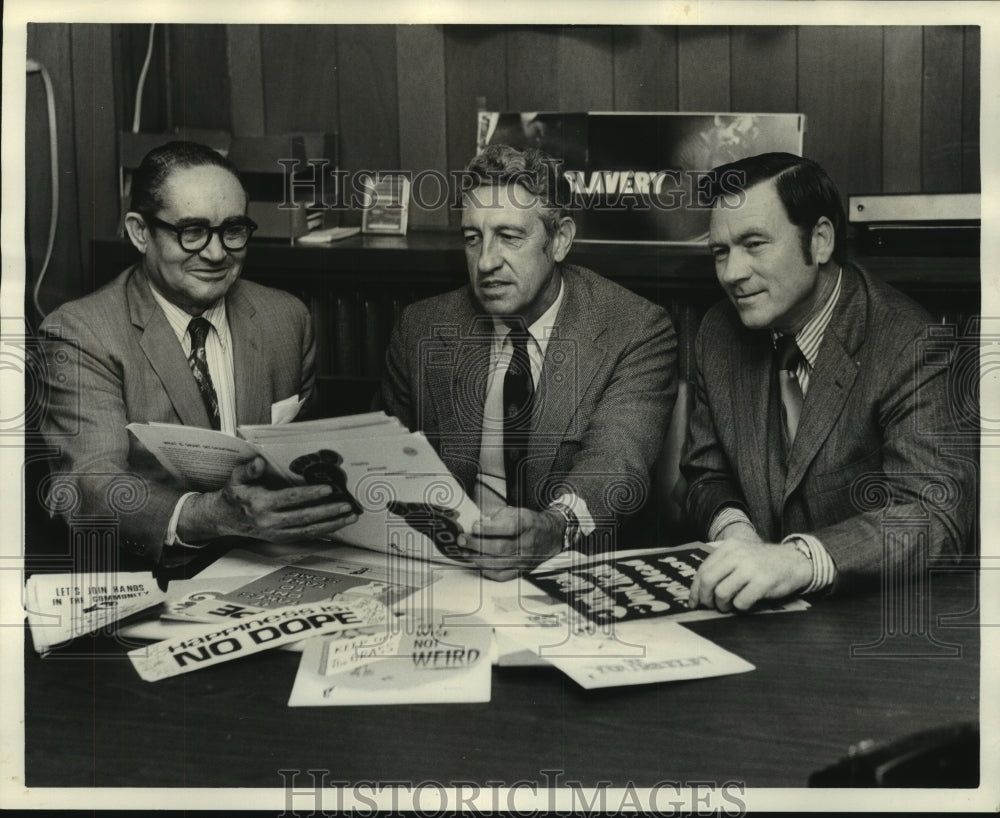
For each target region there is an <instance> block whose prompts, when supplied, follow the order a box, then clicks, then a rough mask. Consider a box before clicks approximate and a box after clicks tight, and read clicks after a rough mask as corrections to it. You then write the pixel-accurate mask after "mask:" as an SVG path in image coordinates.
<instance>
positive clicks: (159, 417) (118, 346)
mask: <svg viewBox="0 0 1000 818" xmlns="http://www.w3.org/2000/svg"><path fill="white" fill-rule="evenodd" d="M226 313H227V318H228V321H229V327H230V331H231V337H232V344H233V369H234V375H235V386H236V416H237V422H238V423H240V424H250V423H270V421H271V416H270V407H271V404H272V403H274V402H276V401H279V400H282V399H284V398H287V397H289V396H291V395H295V394H299V396H300V398H301V399H306V400H309V399H310V398H311V397H312V392H313V388H314V381H315V371H314V358H315V349H314V346H315V345H314V340H313V334H312V325H311V322H310V320H309V314H308V311H307V310H306V308H305V306H304V305H303V304H302V303H301V302H300V301H299V300H298V299H296V298H294V297H293V296H291V295H289V294H287V293H284V292H281V291H278V290H272V289H270V288H267V287H262V286H260V285H259V284H254V283H252V282H249V281H242V280H238V281H237V282H236V283H235V284H233V286H232V287H231V288H230V290H229V292H228V293H227V295H226ZM40 335H41V336H42V340H41V344H42V347H43V350H44V355H45V360H46V363H47V367H46V372H47V374H46V388H47V393H48V394H47V398H48V402H47V407H46V411H45V416H44V418H43V421H42V431H43V433H44V435H45V438H46V440H47V442H48V443H49V444H50V445H52V446H55V447H58V449H59V458H58V464H57V467H56V469H55V474H54V475H53V476H52V477H51V478H50V481H49V484H50V491H49V504H50V508H55V509H57V510H60V511H62V512H63V513H64V516H69V514H70V513H72V512H74V511H75V512H77V513H79V514H82V515H110V516H112V517H117V519H118V523H119V542H120V544H121V545H122V546H123V548H124V549H125V552H126V553H131V554H138V555H142V556H144V557H146V558H148V559H151V560H153V561H154V562H159V561H160V558H161V555H162V547H163V538H164V534H165V533H166V529H167V524H168V521H169V519H170V515H171V513H172V512H173V509H174V506H175V505H176V503H177V500H178V498H179V497H180V496H181V494H182V489H181V487H180V486H178V485H177V484H176V482H175V481H173V480H172V479H171V478H170V476H169V475H168V474H167V473H166V472H165V471H164V470H163V469H162V468H161V467H160V466H159V464H158V463H157V461H156V460H155V458H154V457H153V456H152V455H151V454H150V453H149V452H148V451H146V450H145V448H144V447H143V446H142V445H141V444H139V443H138V441H137V440H136V439H135V438H134V437H133V436H131V435H130V434H129V433H128V432H127V431H126V429H125V426H126V424H128V423H146V422H151V421H155V422H162V423H182V424H184V425H186V426H201V427H205V428H208V427H210V425H211V424H210V422H209V418H208V413H207V411H206V410H205V405H204V403H203V401H202V399H201V394H200V393H199V391H198V387H197V385H196V384H195V381H194V377H193V376H192V374H191V370H190V368H189V366H188V362H187V358H186V357H185V355H184V352H183V350H182V348H181V345H180V344H179V343H178V341H177V336H176V335H175V334H174V331H173V330H172V329H171V327H170V325H169V323H168V322H167V318H166V316H165V315H164V314H163V311H162V310H161V309H160V308H159V306H158V305H157V304H156V301H155V300H154V299H153V295H152V292H151V291H150V289H149V283H148V281H147V280H146V277H145V274H144V273H143V272H142V271H141V269H140V268H139V267H138V266H134V267H131V268H129V269H128V270H126V271H125V272H124V273H122V274H121V275H120V276H118V278H116V279H115V280H114V281H112V282H110V283H109V284H108V285H106V286H105V287H102V288H101V289H100V290H98V291H97V292H95V293H93V294H91V295H89V296H86V297H85V298H81V299H79V300H77V301H71V302H69V303H67V304H64V305H63V306H62V307H60V308H59V309H58V310H56V311H55V312H53V313H52V314H51V315H49V316H48V317H47V318H46V319H45V321H44V322H43V323H42V326H41V330H40ZM67 361H68V363H67Z"/></svg>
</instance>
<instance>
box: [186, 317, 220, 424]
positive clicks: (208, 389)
mask: <svg viewBox="0 0 1000 818" xmlns="http://www.w3.org/2000/svg"><path fill="white" fill-rule="evenodd" d="M211 326H212V325H211V324H210V323H209V322H208V319H206V318H192V319H191V323H190V324H188V332H189V333H190V334H191V354H190V355H189V356H188V365H189V366H190V367H191V374H192V375H194V380H195V383H197V384H198V391H199V392H201V399H202V400H203V401H204V402H205V409H206V410H207V411H208V419H209V420H210V421H211V422H212V428H213V429H216V430H218V429H219V428H221V424H220V422H219V398H218V397H217V396H216V394H215V386H213V385H212V376H211V375H209V374H208V359H207V358H206V357H205V339H206V338H207V337H208V330H209V328H210V327H211Z"/></svg>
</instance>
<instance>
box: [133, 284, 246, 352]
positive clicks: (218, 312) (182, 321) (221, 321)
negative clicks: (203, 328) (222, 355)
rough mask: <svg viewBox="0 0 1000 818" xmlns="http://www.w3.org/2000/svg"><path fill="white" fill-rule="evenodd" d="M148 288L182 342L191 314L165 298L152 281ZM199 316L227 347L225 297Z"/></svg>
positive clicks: (227, 326)
mask: <svg viewBox="0 0 1000 818" xmlns="http://www.w3.org/2000/svg"><path fill="white" fill-rule="evenodd" d="M149 290H150V292H151V293H152V294H153V298H154V299H155V300H156V303H157V304H159V306H160V309H161V310H163V314H164V315H165V316H166V317H167V323H168V324H170V328H171V329H172V330H173V331H174V334H175V335H176V336H177V340H178V341H180V342H181V343H182V344H183V343H184V339H185V337H186V336H187V331H188V324H190V323H191V318H192V317H193V316H191V315H190V314H188V313H186V312H184V310H182V309H181V308H180V307H178V306H177V305H176V304H174V303H173V302H172V301H169V300H167V298H166V297H165V296H164V295H163V294H162V293H161V292H160V291H159V290H157V289H156V287H154V286H153V284H152V282H149ZM201 317H202V318H204V319H205V320H207V321H208V322H209V323H210V324H211V325H212V327H213V328H214V329H215V332H216V334H217V335H218V336H219V341H220V342H221V343H222V346H223V348H224V349H227V348H228V347H229V321H228V320H227V319H226V299H225V298H220V299H219V300H218V301H216V302H215V303H214V304H213V305H212V306H211V307H209V308H208V309H207V310H205V312H203V313H202V314H201Z"/></svg>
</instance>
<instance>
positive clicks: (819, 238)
mask: <svg viewBox="0 0 1000 818" xmlns="http://www.w3.org/2000/svg"><path fill="white" fill-rule="evenodd" d="M836 241H837V237H836V231H835V230H834V229H833V222H831V221H830V220H829V219H828V218H827V217H826V216H820V217H819V221H818V222H816V226H815V227H814V228H813V232H812V251H813V258H814V259H815V260H816V263H817V264H821V265H822V264H826V263H827V262H828V261H829V260H830V259H831V258H832V257H833V248H834V245H835V244H836Z"/></svg>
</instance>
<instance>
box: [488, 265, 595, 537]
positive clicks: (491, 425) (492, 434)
mask: <svg viewBox="0 0 1000 818" xmlns="http://www.w3.org/2000/svg"><path fill="white" fill-rule="evenodd" d="M564 294H565V284H563V283H562V282H560V284H559V294H558V295H557V296H556V299H555V301H553V302H552V305H551V306H550V307H549V308H548V309H547V310H546V311H545V312H544V313H542V315H541V316H539V317H538V319H537V320H536V321H535V322H534V323H533V324H532V325H531V326H530V327H528V328H527V329H528V341H527V348H528V359H529V361H530V363H531V379H532V381H533V382H534V384H535V386H536V388H537V385H538V382H539V378H540V377H541V373H542V365H543V364H544V362H545V352H546V350H547V349H548V346H549V340H550V339H551V338H552V336H553V335H554V334H555V332H554V330H555V329H556V326H557V325H556V317H557V316H558V314H559V307H560V306H561V305H562V302H563V296H564ZM509 335H510V327H508V326H507V325H506V324H505V323H504V322H503V321H502V320H500V319H499V318H494V319H493V340H492V343H491V347H490V363H489V374H488V376H487V381H486V400H485V403H484V405H483V425H482V442H481V443H480V447H479V473H478V474H477V475H476V484H475V487H474V489H473V497H472V499H473V500H474V502H475V503H476V505H477V506H479V509H480V510H481V511H482V512H483V514H484V515H485V516H487V517H489V516H492V515H493V514H495V513H496V512H497V511H499V510H500V509H501V508H504V507H505V506H506V505H507V503H506V497H507V474H506V469H505V467H504V462H503V382H504V376H505V375H506V374H507V368H508V366H509V365H510V361H511V356H512V352H513V345H512V344H511V341H510V338H509ZM552 505H553V506H555V505H561V506H564V507H565V508H567V509H568V510H569V511H570V512H572V514H573V515H575V516H576V520H577V522H578V523H579V534H580V535H582V536H586V535H587V534H590V533H591V532H592V531H593V530H594V528H595V527H596V525H595V523H594V520H593V518H592V517H591V516H590V511H589V510H588V508H587V503H586V501H584V499H583V498H582V497H580V496H578V495H576V494H573V493H570V492H565V493H563V494H561V495H560V496H559V497H557V498H556V499H555V500H554V501H553V503H552Z"/></svg>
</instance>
